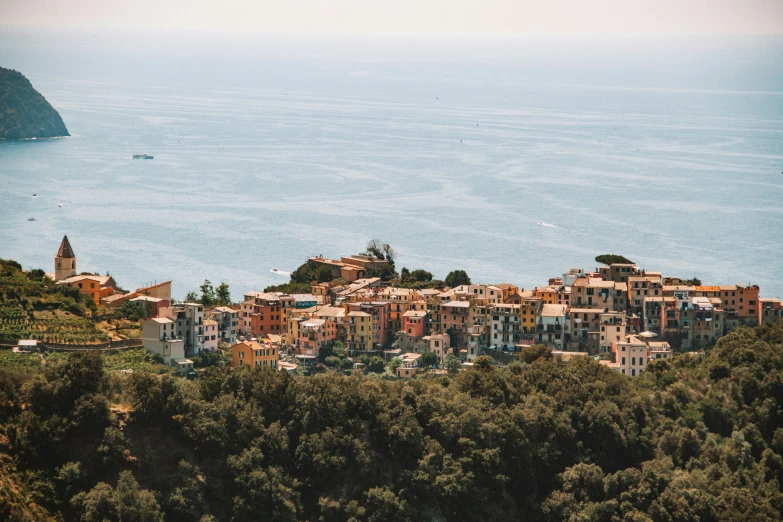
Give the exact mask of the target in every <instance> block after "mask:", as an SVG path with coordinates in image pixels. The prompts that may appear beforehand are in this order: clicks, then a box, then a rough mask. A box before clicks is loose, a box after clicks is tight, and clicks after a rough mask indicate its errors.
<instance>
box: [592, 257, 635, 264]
mask: <svg viewBox="0 0 783 522" xmlns="http://www.w3.org/2000/svg"><path fill="white" fill-rule="evenodd" d="M595 261H596V262H597V263H603V264H605V265H613V264H615V263H620V264H627V265H632V264H633V261H631V260H630V259H628V258H627V257H625V256H621V255H619V254H601V255H600V256H596V257H595Z"/></svg>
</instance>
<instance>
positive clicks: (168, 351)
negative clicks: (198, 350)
mask: <svg viewBox="0 0 783 522" xmlns="http://www.w3.org/2000/svg"><path fill="white" fill-rule="evenodd" d="M176 328H177V323H176V322H175V321H173V320H172V319H170V318H168V317H153V318H152V319H147V320H144V321H142V323H141V340H142V345H143V346H144V349H145V350H147V351H148V352H151V353H154V354H156V355H158V356H160V357H161V358H162V359H163V363H164V364H165V365H167V366H172V367H175V368H177V370H178V371H179V372H180V374H183V375H184V374H186V373H187V372H189V371H190V370H192V369H193V361H191V360H190V359H188V358H186V357H185V342H184V341H183V339H182V337H181V336H179V335H178V334H177V331H176Z"/></svg>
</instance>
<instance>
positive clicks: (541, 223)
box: [536, 221, 544, 225]
mask: <svg viewBox="0 0 783 522" xmlns="http://www.w3.org/2000/svg"><path fill="white" fill-rule="evenodd" d="M543 224H544V222H543V221H539V222H538V223H536V225H543Z"/></svg>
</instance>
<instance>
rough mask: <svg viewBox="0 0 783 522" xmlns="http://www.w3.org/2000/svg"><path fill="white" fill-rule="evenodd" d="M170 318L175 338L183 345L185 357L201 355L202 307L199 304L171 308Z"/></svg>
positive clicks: (183, 304)
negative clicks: (174, 329) (173, 323)
mask: <svg viewBox="0 0 783 522" xmlns="http://www.w3.org/2000/svg"><path fill="white" fill-rule="evenodd" d="M170 318H171V319H172V320H173V321H174V322H175V324H176V330H177V337H179V338H180V339H182V340H183V341H184V343H185V355H191V354H197V353H201V351H202V350H203V349H204V306H203V305H202V304H201V303H182V304H178V305H176V306H172V307H171V315H170Z"/></svg>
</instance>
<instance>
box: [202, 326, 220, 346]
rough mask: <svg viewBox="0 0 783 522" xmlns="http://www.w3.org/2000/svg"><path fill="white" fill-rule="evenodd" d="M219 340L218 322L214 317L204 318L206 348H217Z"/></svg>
mask: <svg viewBox="0 0 783 522" xmlns="http://www.w3.org/2000/svg"><path fill="white" fill-rule="evenodd" d="M219 341H220V332H219V331H218V322H217V321H215V320H214V319H204V349H205V350H217V349H218V342H219Z"/></svg>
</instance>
